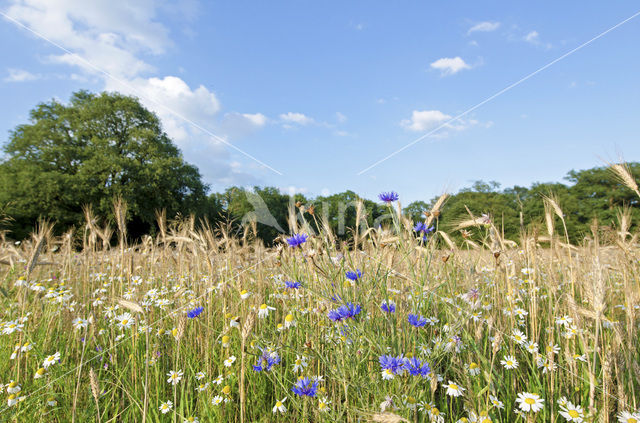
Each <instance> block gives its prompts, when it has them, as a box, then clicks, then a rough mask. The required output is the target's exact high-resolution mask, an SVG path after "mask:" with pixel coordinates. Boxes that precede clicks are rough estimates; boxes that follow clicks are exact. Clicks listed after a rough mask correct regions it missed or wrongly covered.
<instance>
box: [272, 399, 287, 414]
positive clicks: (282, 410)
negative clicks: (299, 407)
mask: <svg viewBox="0 0 640 423" xmlns="http://www.w3.org/2000/svg"><path fill="white" fill-rule="evenodd" d="M286 400H287V397H284V398H283V399H281V400H280V401H276V405H274V406H273V413H274V414H275V413H277V412H280V413H283V414H284V413H286V412H287V407H285V406H284V402H285V401H286Z"/></svg>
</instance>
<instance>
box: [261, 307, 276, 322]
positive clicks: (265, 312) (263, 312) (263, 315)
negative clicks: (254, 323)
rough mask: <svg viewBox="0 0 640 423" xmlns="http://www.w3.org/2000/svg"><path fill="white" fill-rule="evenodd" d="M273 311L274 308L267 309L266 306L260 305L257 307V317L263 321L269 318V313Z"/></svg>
mask: <svg viewBox="0 0 640 423" xmlns="http://www.w3.org/2000/svg"><path fill="white" fill-rule="evenodd" d="M274 310H275V307H269V306H268V305H266V304H261V305H260V307H258V317H259V318H261V319H264V318H266V317H268V316H269V311H274Z"/></svg>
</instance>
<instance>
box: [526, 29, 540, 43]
mask: <svg viewBox="0 0 640 423" xmlns="http://www.w3.org/2000/svg"><path fill="white" fill-rule="evenodd" d="M524 40H525V41H526V42H528V43H531V44H538V43H539V42H540V34H538V31H531V32H529V33H528V34H527V35H525V36H524Z"/></svg>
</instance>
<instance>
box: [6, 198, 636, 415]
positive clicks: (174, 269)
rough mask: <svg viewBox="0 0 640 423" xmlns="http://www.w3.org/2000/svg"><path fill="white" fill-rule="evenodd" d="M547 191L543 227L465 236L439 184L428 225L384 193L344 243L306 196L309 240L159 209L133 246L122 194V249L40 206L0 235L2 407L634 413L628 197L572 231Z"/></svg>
mask: <svg viewBox="0 0 640 423" xmlns="http://www.w3.org/2000/svg"><path fill="white" fill-rule="evenodd" d="M544 201H545V205H546V209H547V218H546V222H545V226H546V233H545V234H544V236H543V235H541V234H538V233H528V232H526V231H523V232H522V235H521V238H520V240H519V241H518V242H517V243H516V242H513V241H507V240H504V239H502V238H501V237H500V230H499V227H496V225H495V224H494V223H492V222H491V221H490V220H489V219H488V218H476V217H474V216H470V219H469V220H468V221H465V222H461V223H460V225H459V227H458V228H457V229H464V230H465V231H473V232H474V233H475V235H476V238H475V241H472V240H471V238H469V239H467V240H466V241H465V242H463V243H458V244H456V243H454V241H453V240H452V239H451V237H450V236H448V235H447V233H446V232H444V231H441V230H440V229H439V228H437V216H438V213H439V207H440V206H441V205H442V203H443V202H444V200H442V201H440V202H438V203H437V205H436V206H435V207H434V210H432V213H430V214H429V216H428V217H427V218H426V222H424V223H425V226H424V228H428V227H435V230H434V231H433V232H431V233H429V234H428V235H427V236H423V234H424V233H421V232H416V231H415V230H414V226H413V222H409V221H408V220H407V219H406V218H405V217H404V216H402V214H401V213H400V212H399V210H400V207H399V206H397V207H396V205H395V204H394V203H392V202H389V217H390V219H389V221H388V222H387V224H386V225H385V226H384V227H381V228H368V227H366V224H363V225H362V226H360V227H358V228H353V242H352V243H350V244H349V245H347V244H345V243H340V242H338V241H337V240H336V239H337V238H336V237H335V235H334V234H333V233H331V231H330V229H329V225H328V224H327V222H325V221H320V222H318V221H317V217H316V216H315V215H314V214H312V213H309V211H308V210H306V211H305V210H304V208H303V207H302V206H301V207H299V208H298V209H297V210H295V209H292V211H291V213H290V215H291V217H292V218H291V219H290V222H289V224H290V230H291V233H292V234H294V233H298V234H303V233H304V234H312V235H311V236H309V238H308V239H306V240H305V241H304V242H302V243H301V244H300V245H299V246H297V247H291V246H290V245H289V244H288V243H287V242H286V240H285V238H286V237H283V238H282V239H281V240H279V242H278V245H277V246H276V247H274V248H265V247H264V246H263V244H262V243H261V242H259V241H258V240H256V239H255V236H254V234H255V227H254V228H253V230H252V229H251V227H248V229H247V230H246V231H245V233H244V234H243V236H239V237H234V236H232V235H231V234H230V230H229V227H228V226H224V225H223V226H220V227H218V228H215V229H212V228H211V227H210V226H208V225H197V224H196V222H195V221H194V220H193V219H182V220H178V221H174V222H169V223H167V222H166V220H165V217H164V215H162V214H159V216H158V219H159V228H160V231H159V233H158V234H157V236H155V237H151V236H146V237H144V238H143V239H142V241H141V242H140V243H138V244H136V245H127V244H126V233H125V232H124V231H125V228H126V225H124V223H123V219H124V217H123V216H124V215H125V214H126V210H125V212H123V208H125V207H126V206H125V205H124V203H123V202H122V201H119V200H118V201H116V204H115V207H116V210H118V209H120V214H118V213H116V216H120V218H119V219H118V222H117V226H118V227H119V228H120V229H119V231H118V233H119V236H118V240H119V241H118V247H117V248H111V247H110V245H109V244H108V241H109V240H110V238H111V235H112V232H113V231H111V229H110V228H108V227H105V228H99V227H97V226H96V224H95V219H94V217H93V216H92V214H91V210H90V209H88V210H86V216H87V226H86V228H85V231H84V236H82V237H80V238H74V236H73V234H72V233H71V232H69V233H68V234H66V235H64V236H62V237H53V236H52V235H51V226H50V225H49V224H47V223H44V222H43V223H41V225H40V228H39V230H38V231H37V232H36V233H35V234H34V236H33V239H32V240H31V241H27V242H23V243H22V244H21V245H14V244H13V243H11V242H9V241H8V240H6V239H4V238H3V240H2V241H3V242H2V248H1V250H0V259H2V263H3V264H4V265H3V266H0V278H1V279H0V280H1V281H2V288H1V289H0V291H1V294H0V304H1V305H2V317H1V319H2V323H0V332H2V335H0V336H1V337H2V343H1V344H0V375H2V376H1V377H2V379H3V380H0V382H2V383H3V384H4V389H3V393H2V397H3V403H2V408H1V409H0V420H1V421H20V422H32V421H33V422H36V421H38V422H40V421H42V422H68V421H78V422H87V421H98V422H116V421H117V422H140V421H151V422H156V421H157V422H169V421H171V422H183V421H200V422H209V421H212V422H227V421H228V422H271V421H274V422H277V421H281V422H306V421H309V422H315V421H318V422H320V421H334V422H342V421H345V422H356V421H386V422H400V421H410V422H414V421H415V422H427V421H435V422H514V421H523V422H524V421H526V422H533V421H538V422H543V421H558V422H561V421H587V422H592V421H602V422H608V421H617V420H619V421H627V422H632V421H634V420H633V419H634V418H635V419H638V418H639V417H638V415H637V414H633V413H636V410H637V409H638V407H640V404H639V401H640V365H639V363H640V361H639V360H640V347H639V343H638V321H637V316H638V309H639V308H640V298H639V297H640V290H639V282H638V281H639V280H638V274H639V272H640V261H639V258H640V256H639V253H640V250H639V249H638V245H637V238H636V236H635V235H634V236H632V234H629V233H628V228H629V227H630V222H628V217H627V218H626V219H627V220H625V216H628V214H627V215H625V213H624V210H623V211H621V214H620V219H619V220H620V221H619V223H618V225H617V228H615V229H611V228H609V229H606V228H602V227H598V225H597V223H594V226H593V231H592V234H590V235H589V236H587V237H586V238H585V240H584V243H583V244H582V245H579V246H575V245H570V244H569V243H568V242H567V240H566V237H565V236H564V235H565V234H564V232H563V230H562V223H563V221H562V219H563V217H562V213H561V210H560V208H559V206H558V204H557V203H555V202H554V199H553V198H552V197H549V198H546V199H545V200H544ZM358 220H360V219H358ZM558 221H559V222H560V225H557V226H558V228H559V230H556V223H558ZM478 236H480V239H478ZM348 272H354V273H350V274H349V275H347V273H348ZM358 272H359V273H358ZM347 276H349V277H347ZM287 282H289V283H288V284H287ZM294 282H299V286H298V284H295V283H294ZM382 305H384V307H381V306H382ZM199 307H201V308H202V309H199ZM383 308H384V309H383ZM392 309H394V311H393V312H391V310H392ZM385 310H387V311H385ZM410 314H411V315H415V316H413V318H412V321H413V322H414V324H415V326H414V325H412V324H410V323H409V320H410V319H409V315H410ZM56 353H59V357H58V356H56V355H55V354H56ZM381 356H387V357H384V358H382V359H381ZM414 358H415V359H417V361H416V360H414V361H413V362H412V361H411V359H414ZM390 360H391V361H392V362H395V363H396V365H397V366H395V367H392V366H391V365H390V364H389V362H390ZM381 363H382V364H381ZM411 363H413V365H414V367H413V368H411V365H410V364H411ZM416 364H417V366H418V367H420V366H422V371H420V369H419V368H418V369H416V367H415V365H416ZM427 364H428V368H427V367H425V366H426V365H427ZM254 366H257V367H254ZM171 372H176V373H173V376H171V374H172V373H171ZM300 377H306V378H307V379H300ZM12 382H13V383H12ZM173 382H175V383H173ZM294 385H297V387H298V388H300V387H302V388H305V389H306V390H305V389H303V390H300V389H296V391H297V392H298V393H296V392H294V391H293V390H292V388H293V387H294ZM18 388H19V391H17V389H18ZM527 393H528V394H535V395H537V396H539V398H541V399H542V400H543V402H540V400H538V401H537V404H540V405H541V407H537V406H535V404H536V402H535V401H534V400H533V399H532V400H529V401H527V400H526V398H527V397H529V398H534V399H535V396H528V395H527ZM300 394H302V395H300ZM285 398H286V399H285ZM519 398H520V402H519V401H518V400H519ZM169 401H170V403H169ZM530 403H532V404H530ZM531 405H534V407H533V410H530V411H523V410H526V409H527V407H528V406H531ZM538 408H539V409H538ZM534 410H538V411H534ZM163 411H165V412H163ZM625 413H626V414H625Z"/></svg>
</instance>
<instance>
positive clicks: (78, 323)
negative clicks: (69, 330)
mask: <svg viewBox="0 0 640 423" xmlns="http://www.w3.org/2000/svg"><path fill="white" fill-rule="evenodd" d="M72 324H73V328H74V329H75V330H80V329H86V328H87V327H88V326H89V320H87V319H82V318H80V317H78V318H76V319H73V322H72Z"/></svg>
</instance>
